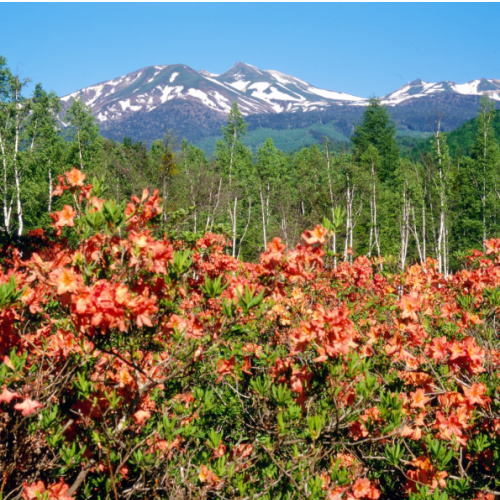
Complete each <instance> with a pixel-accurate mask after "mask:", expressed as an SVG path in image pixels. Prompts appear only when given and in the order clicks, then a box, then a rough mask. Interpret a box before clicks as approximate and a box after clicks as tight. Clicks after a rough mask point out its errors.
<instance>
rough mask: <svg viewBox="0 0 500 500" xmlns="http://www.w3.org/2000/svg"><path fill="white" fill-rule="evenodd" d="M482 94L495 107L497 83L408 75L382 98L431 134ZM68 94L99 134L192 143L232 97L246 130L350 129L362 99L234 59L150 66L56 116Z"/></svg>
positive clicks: (466, 112) (465, 114) (104, 85)
mask: <svg viewBox="0 0 500 500" xmlns="http://www.w3.org/2000/svg"><path fill="white" fill-rule="evenodd" d="M483 95H486V96H488V97H489V98H491V99H493V100H494V101H497V102H498V103H499V105H500V80H494V79H479V80H472V81H470V82H467V83H462V84H457V83H454V82H424V81H422V80H415V81H413V82H411V83H408V84H407V85H404V86H403V87H401V88H400V89H398V90H396V91H394V92H392V93H390V94H387V95H386V96H384V97H382V98H381V102H382V104H384V105H386V106H388V108H389V111H390V113H391V115H392V117H393V118H394V119H395V120H396V123H397V125H399V124H400V125H401V126H402V127H403V128H406V129H410V130H416V131H431V130H433V128H434V126H435V122H436V117H437V116H439V119H440V120H441V119H443V121H442V124H443V125H444V126H445V127H446V126H447V127H448V128H452V127H454V126H458V125H460V124H461V123H463V121H465V120H467V119H469V118H471V117H473V116H474V115H475V113H476V112H477V107H478V102H479V98H480V97H481V96H483ZM73 99H79V100H82V101H83V102H84V103H85V104H86V105H87V106H89V107H90V109H91V111H92V113H93V114H94V116H95V117H96V119H97V121H98V123H99V125H100V127H101V131H102V132H103V134H104V135H107V136H108V137H111V138H114V139H118V140H121V138H123V137H124V136H129V137H131V138H134V139H138V140H145V141H147V142H149V141H151V140H153V139H155V138H158V137H161V136H162V135H163V134H164V133H166V132H167V131H170V132H173V133H174V134H175V135H177V136H179V137H186V138H188V139H190V140H197V139H200V138H202V137H205V136H207V135H215V134H217V133H218V132H219V131H220V126H221V125H222V124H223V123H224V122H225V120H226V116H227V113H228V112H229V110H230V108H231V104H232V103H233V102H237V103H238V107H239V109H240V111H241V112H242V113H243V114H244V115H245V116H246V117H247V120H248V121H249V124H250V127H252V126H253V127H270V128H281V129H283V128H294V127H295V126H297V125H298V124H299V125H300V126H304V124H305V123H309V124H310V123H312V121H314V120H317V121H319V122H320V123H326V122H328V123H329V122H332V121H333V122H338V123H339V124H340V125H341V128H342V131H343V132H342V133H344V134H349V131H351V130H352V128H353V126H354V123H356V122H357V121H358V120H359V118H360V115H361V110H362V108H363V107H364V106H366V105H367V104H368V102H369V99H367V98H365V97H358V96H355V95H351V94H348V93H344V92H338V91H332V90H325V89H320V88H318V87H315V86H314V85H312V84H310V83H308V82H305V81H304V80H301V79H299V78H296V77H293V76H290V75H287V74H284V73H281V72H279V71H276V70H263V69H259V68H257V67H255V66H252V65H250V64H245V63H241V62H240V63H236V64H235V65H234V66H233V67H232V68H230V69H229V70H228V71H226V72H224V73H221V74H214V73H210V72H208V71H204V70H203V71H196V70H194V69H192V68H190V67H189V66H186V65H184V64H170V65H164V66H149V67H146V68H142V69H140V70H137V71H134V72H132V73H128V74H127V75H123V76H120V77H117V78H114V79H113V80H109V81H105V82H101V83H99V84H96V85H92V86H90V87H86V88H84V89H81V90H78V91H76V92H73V93H72V94H69V95H67V96H65V97H63V98H62V99H61V100H62V103H63V114H64V109H65V108H67V107H68V106H69V105H70V103H71V101H72V100H73Z"/></svg>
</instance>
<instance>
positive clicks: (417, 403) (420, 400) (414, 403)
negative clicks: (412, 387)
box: [410, 389, 430, 410]
mask: <svg viewBox="0 0 500 500" xmlns="http://www.w3.org/2000/svg"><path fill="white" fill-rule="evenodd" d="M410 400H411V402H410V406H411V407H412V408H421V409H422V410H425V405H426V404H427V403H428V402H429V401H430V398H428V397H427V396H426V395H425V392H424V390H423V389H417V390H416V391H415V392H410Z"/></svg>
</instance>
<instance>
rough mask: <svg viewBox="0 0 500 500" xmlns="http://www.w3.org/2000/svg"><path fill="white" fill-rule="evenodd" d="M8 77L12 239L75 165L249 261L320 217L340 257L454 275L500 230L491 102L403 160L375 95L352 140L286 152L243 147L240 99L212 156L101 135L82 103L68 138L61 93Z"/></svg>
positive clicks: (270, 146) (35, 219) (45, 218)
mask: <svg viewBox="0 0 500 500" xmlns="http://www.w3.org/2000/svg"><path fill="white" fill-rule="evenodd" d="M1 78H2V79H1V87H0V88H1V96H2V104H1V106H2V107H1V114H0V120H1V121H0V126H1V128H0V141H1V143H0V145H1V149H0V154H1V166H2V178H3V182H2V193H1V196H2V222H1V227H2V235H3V239H4V240H6V239H9V238H12V237H13V236H14V235H17V236H18V237H20V236H23V235H25V234H26V233H27V231H29V230H30V229H35V228H37V227H39V226H42V227H48V225H49V223H50V217H49V213H50V211H51V210H53V209H54V208H57V207H58V206H57V203H58V202H57V201H56V200H54V196H53V186H54V183H55V182H56V180H57V177H58V175H60V174H61V173H62V172H63V171H64V170H65V169H67V167H68V165H70V166H77V167H78V168H80V169H81V170H82V171H84V172H85V173H86V175H87V176H88V178H91V179H94V181H93V183H94V184H95V185H96V186H99V189H100V190H102V192H103V193H108V194H109V195H112V196H113V197H115V198H116V199H117V201H122V200H125V199H126V198H128V197H129V196H130V195H132V194H134V193H139V192H140V191H141V190H142V189H143V188H145V187H149V188H158V189H159V190H160V193H161V195H162V198H163V200H164V201H163V205H162V220H163V223H164V225H165V228H166V229H167V230H168V231H170V232H174V233H175V234H177V235H184V237H186V238H188V237H190V238H195V237H196V236H199V235H200V234H201V233H202V232H204V231H207V230H210V231H219V232H221V233H223V234H225V235H227V236H228V237H230V239H231V241H232V242H233V249H232V252H233V254H234V255H235V256H241V257H245V258H255V257H256V256H257V254H258V253H259V252H260V251H262V250H263V249H264V248H265V246H266V243H267V242H268V241H270V239H272V238H273V237H274V236H280V237H281V238H283V240H284V241H285V242H286V244H287V245H289V246H292V245H294V244H295V243H296V242H297V241H298V239H299V236H300V234H301V233H302V231H304V230H305V229H306V228H308V227H311V226H313V225H315V224H317V223H320V222H322V223H323V224H324V225H325V226H326V227H328V228H331V229H332V230H334V231H335V234H336V238H335V243H334V244H333V243H332V248H331V249H330V251H331V252H332V254H333V255H334V256H335V258H342V259H352V254H367V255H368V256H374V255H376V256H379V257H384V258H385V261H386V265H387V266H392V267H394V268H396V267H398V266H399V267H400V268H404V266H405V265H406V264H407V263H409V262H416V261H420V262H425V260H426V258H427V257H429V256H432V257H435V258H436V259H437V260H438V262H439V268H440V270H443V271H444V272H447V271H448V270H449V269H450V266H451V267H454V266H455V263H456V257H457V256H459V255H460V253H461V252H462V251H464V250H466V249H470V248H472V247H480V246H481V242H482V241H483V240H484V239H487V238H489V237H492V236H494V235H495V234H497V232H498V217H497V208H498V191H497V189H498V188H497V186H498V172H499V142H498V136H497V135H496V133H495V127H498V118H495V117H496V116H497V115H495V112H494V110H493V106H492V105H490V104H489V103H488V102H487V101H484V102H483V104H482V106H481V109H479V110H478V117H477V119H476V120H475V121H474V122H471V123H470V124H468V125H466V126H465V127H464V128H463V129H461V130H460V131H457V132H456V133H455V134H453V133H452V134H449V135H445V134H443V133H440V132H439V130H437V131H436V133H435V134H434V135H433V137H432V140H431V141H430V143H429V144H430V145H429V147H428V151H425V148H423V150H422V151H421V152H419V154H418V155H413V158H414V160H412V161H410V160H408V159H406V158H402V157H401V153H400V151H399V149H398V146H397V143H396V140H395V128H394V126H393V124H392V123H391V121H390V119H389V117H388V114H387V112H386V110H385V108H384V107H383V106H381V105H380V103H379V102H378V101H376V100H373V101H372V102H371V104H370V106H369V107H368V108H367V109H366V110H365V112H364V115H363V119H362V122H361V123H360V125H359V126H358V127H357V128H356V130H355V133H354V136H353V139H352V144H351V145H346V144H345V143H331V142H329V141H327V140H325V141H323V143H321V144H319V145H311V146H307V147H303V148H300V149H298V150H297V151H296V152H294V153H290V154H287V153H284V152H283V151H281V150H279V149H278V148H277V147H276V146H275V144H274V143H273V141H272V140H271V139H264V137H261V138H260V141H261V143H260V144H259V145H258V146H257V144H255V150H254V151H252V150H250V149H248V148H247V147H246V146H244V144H243V140H244V138H245V133H246V123H245V121H244V119H243V117H242V116H241V114H240V112H239V110H238V108H237V106H236V105H233V108H232V110H231V113H230V114H229V118H228V121H227V124H226V126H225V127H224V128H223V139H222V140H220V141H219V142H218V143H217V146H216V149H215V151H214V154H213V156H211V157H207V156H206V155H205V154H204V153H203V152H202V151H201V150H200V149H198V148H197V147H195V146H193V145H192V144H189V143H187V142H186V141H183V142H182V143H181V144H179V143H178V142H176V140H175V138H173V137H166V138H159V139H158V140H156V141H154V142H153V144H152V146H151V147H150V148H146V147H145V146H144V145H143V144H142V143H139V142H133V141H131V140H128V139H125V140H124V141H123V142H122V143H119V142H114V141H111V140H108V139H104V138H103V137H102V136H100V134H99V131H98V127H97V125H96V123H95V121H94V119H93V118H92V116H91V114H90V113H89V111H88V109H87V108H86V107H85V106H84V105H83V104H81V103H80V102H79V101H74V102H73V104H72V105H71V107H69V108H68V109H67V111H66V113H65V115H64V117H63V122H64V125H65V127H64V128H63V130H61V123H60V122H59V121H58V113H59V111H60V108H59V101H58V99H57V98H56V96H55V95H52V94H47V93H46V92H45V91H44V90H43V88H42V87H41V86H40V85H38V86H36V88H35V90H34V93H33V95H32V96H31V97H29V98H28V97H25V96H24V92H23V91H24V83H23V81H22V80H20V79H19V78H17V77H15V76H14V75H13V74H12V73H11V72H10V70H9V68H8V67H7V65H6V64H5V62H4V63H3V65H2V72H1ZM317 133H318V134H321V129H320V128H318V129H317ZM448 141H449V143H450V145H448V144H447V142H448ZM405 156H406V155H405ZM54 203H55V205H54Z"/></svg>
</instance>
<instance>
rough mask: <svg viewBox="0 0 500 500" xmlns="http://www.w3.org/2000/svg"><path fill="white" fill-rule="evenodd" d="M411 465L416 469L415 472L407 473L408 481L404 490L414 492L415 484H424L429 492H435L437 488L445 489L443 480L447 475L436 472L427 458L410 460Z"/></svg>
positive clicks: (444, 472)
mask: <svg viewBox="0 0 500 500" xmlns="http://www.w3.org/2000/svg"><path fill="white" fill-rule="evenodd" d="M412 465H413V466H414V467H416V470H409V471H408V472H407V476H408V478H409V480H408V482H407V484H406V489H407V490H408V491H409V492H415V491H416V490H417V486H416V485H417V484H425V485H427V486H428V487H429V488H430V489H431V490H435V489H436V488H437V487H440V488H444V487H446V481H445V479H444V478H445V477H447V476H448V473H447V472H446V471H438V470H436V469H435V468H434V466H433V465H432V463H431V461H430V460H429V458H427V457H417V458H415V459H414V460H412Z"/></svg>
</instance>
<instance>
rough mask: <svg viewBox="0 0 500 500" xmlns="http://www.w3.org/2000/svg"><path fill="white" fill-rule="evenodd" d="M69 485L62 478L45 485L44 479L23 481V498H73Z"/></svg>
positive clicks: (59, 499) (29, 499) (26, 499)
mask: <svg viewBox="0 0 500 500" xmlns="http://www.w3.org/2000/svg"><path fill="white" fill-rule="evenodd" d="M68 492H69V486H68V485H67V484H66V483H65V482H64V480H63V479H62V478H61V479H60V480H59V482H58V483H54V484H51V485H49V486H48V487H47V488H46V487H45V483H44V482H43V481H37V482H36V483H31V484H28V483H23V491H22V493H21V497H22V498H23V500H38V499H40V498H47V499H48V500H73V499H74V497H73V496H72V495H70V494H69V493H68Z"/></svg>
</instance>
